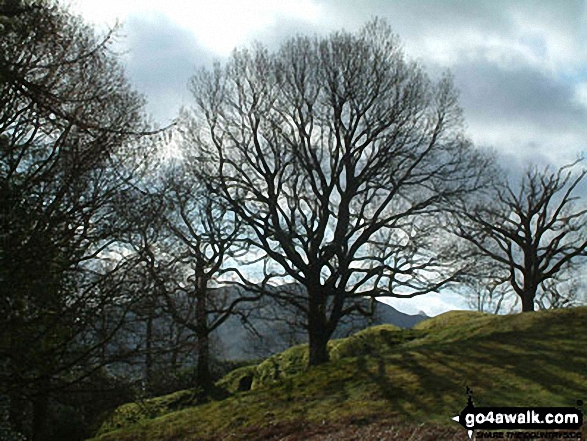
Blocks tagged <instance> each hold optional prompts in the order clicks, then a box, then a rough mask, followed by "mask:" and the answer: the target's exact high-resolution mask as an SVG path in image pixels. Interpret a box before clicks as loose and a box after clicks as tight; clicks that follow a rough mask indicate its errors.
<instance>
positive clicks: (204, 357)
mask: <svg viewBox="0 0 587 441" xmlns="http://www.w3.org/2000/svg"><path fill="white" fill-rule="evenodd" d="M197 337H198V365H197V368H196V384H197V385H198V386H199V387H201V388H202V389H203V390H204V391H207V390H209V389H210V386H211V384H212V379H211V375H210V339H209V337H208V335H204V333H202V335H198V336H197Z"/></svg>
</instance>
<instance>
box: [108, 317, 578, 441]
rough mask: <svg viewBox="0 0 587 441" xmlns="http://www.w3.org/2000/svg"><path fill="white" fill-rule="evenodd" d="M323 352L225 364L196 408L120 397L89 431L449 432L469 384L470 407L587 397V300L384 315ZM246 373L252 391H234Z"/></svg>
mask: <svg viewBox="0 0 587 441" xmlns="http://www.w3.org/2000/svg"><path fill="white" fill-rule="evenodd" d="M330 354H331V358H332V362H331V363H329V364H327V365H324V366H319V367H316V368H312V369H306V368H305V365H306V364H307V348H305V347H304V346H297V347H294V348H291V349H289V350H288V351H285V352H284V353H282V354H278V355H276V356H273V357H271V358H269V359H267V360H265V361H264V362H262V363H261V364H259V365H257V366H250V367H245V368H241V369H239V370H237V371H234V372H231V373H230V374H228V375H227V376H226V377H225V378H224V379H222V380H221V381H220V382H219V383H218V387H219V390H224V391H225V393H226V395H229V396H228V397H227V398H224V399H222V398H223V396H222V394H219V395H218V396H217V397H215V398H214V399H213V400H212V401H211V402H208V403H205V404H200V405H198V406H195V407H187V406H190V405H193V404H194V402H193V401H192V402H190V398H189V391H183V392H178V393H176V394H172V395H170V396H166V397H160V398H157V399H154V400H153V401H154V403H158V404H159V406H158V407H157V406H156V405H155V404H153V407H155V408H156V409H157V411H155V412H151V413H150V414H149V415H146V414H144V413H142V414H141V411H140V409H139V411H138V413H137V409H136V408H134V409H133V407H132V406H133V405H132V404H131V405H126V406H123V407H122V408H120V409H119V410H118V412H117V415H115V416H114V418H113V419H112V420H111V423H110V424H106V425H105V426H104V427H103V430H102V433H103V434H102V435H101V436H100V437H99V438H97V439H99V440H101V441H107V440H121V441H124V440H163V441H171V440H200V439H271V436H280V437H281V438H285V436H286V435H287V434H288V433H290V434H291V433H293V432H295V430H296V428H297V430H299V431H303V430H308V431H311V430H314V429H311V428H315V430H314V432H312V433H319V432H320V430H321V429H320V428H322V429H325V428H326V427H337V425H338V426H340V425H341V424H343V422H344V424H350V425H354V424H359V425H362V424H364V425H367V426H369V425H373V424H378V425H381V424H382V422H385V424H388V425H389V427H392V426H393V427H400V428H401V427H404V428H405V427H411V425H418V424H420V423H422V422H426V423H429V424H432V425H439V426H438V427H441V428H443V429H442V430H448V431H451V430H452V429H451V428H450V427H451V425H456V423H453V422H452V421H451V420H450V417H451V416H453V415H456V414H457V413H458V412H459V411H460V410H461V409H462V408H463V407H464V405H465V404H466V395H465V388H466V386H469V387H470V388H471V389H472V390H473V392H474V399H475V404H476V405H478V406H575V405H576V402H577V400H579V399H582V400H583V401H587V307H580V308H574V309H565V310H558V311H544V312H536V313H530V314H520V315H514V316H493V315H487V314H480V313H475V312H450V313H447V314H443V315H441V316H438V317H435V318H433V319H430V320H427V321H424V322H422V323H420V324H419V325H418V326H416V327H415V328H414V329H413V330H400V329H398V328H395V327H392V326H386V325H384V326H378V327H375V328H370V329H368V330H365V331H362V332H360V333H358V334H355V335H354V336H352V337H350V338H348V339H342V340H336V341H332V342H331V343H330ZM243 376H248V377H249V378H251V383H252V388H253V389H252V390H251V391H248V392H237V390H238V385H239V384H242V383H241V379H242V378H243ZM182 400H183V402H182ZM134 406H136V405H134ZM181 407H186V408H185V409H183V410H179V411H177V410H176V409H178V408H181ZM174 410H175V411H174ZM159 415H161V416H159ZM129 416H130V417H129ZM398 424H399V425H398ZM394 425H395V426H394ZM121 426H123V428H122V429H119V430H114V431H110V432H108V433H106V432H107V431H109V430H112V429H115V428H117V427H121ZM415 427H419V426H415ZM457 427H458V426H457ZM333 430H334V429H333ZM398 430H400V429H398ZM401 430H404V429H401ZM292 431H293V432H292ZM463 432H464V431H463ZM451 433H453V432H451ZM271 434H273V435H271ZM270 435H271V436H270ZM453 435H454V433H453ZM453 435H451V437H452V436H453ZM292 436H293V435H292ZM276 439H277V438H276ZM289 439H298V438H289ZM299 439H301V438H299ZM316 439H319V438H316ZM390 439H391V438H390ZM398 439H400V438H398ZM431 439H434V438H431ZM438 439H440V438H438ZM447 439H452V438H450V437H449V438H447Z"/></svg>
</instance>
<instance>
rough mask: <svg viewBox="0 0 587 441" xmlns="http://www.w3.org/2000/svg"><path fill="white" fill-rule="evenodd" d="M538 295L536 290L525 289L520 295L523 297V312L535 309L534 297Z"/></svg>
mask: <svg viewBox="0 0 587 441" xmlns="http://www.w3.org/2000/svg"><path fill="white" fill-rule="evenodd" d="M535 296H536V291H534V292H532V291H524V293H523V294H522V295H521V296H520V297H521V299H522V312H532V311H534V297H535Z"/></svg>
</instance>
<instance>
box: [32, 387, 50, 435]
mask: <svg viewBox="0 0 587 441" xmlns="http://www.w3.org/2000/svg"><path fill="white" fill-rule="evenodd" d="M48 410H49V395H48V393H47V392H45V391H40V392H39V394H38V395H37V396H36V397H35V398H34V400H33V427H32V432H33V438H32V439H33V441H48V440H49V439H50V434H49V428H48V426H47V412H48Z"/></svg>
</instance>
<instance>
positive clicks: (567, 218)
mask: <svg viewBox="0 0 587 441" xmlns="http://www.w3.org/2000/svg"><path fill="white" fill-rule="evenodd" d="M577 165H578V163H577V162H575V163H573V164H570V165H566V166H563V167H561V168H559V169H558V170H556V171H552V170H551V169H550V168H545V169H543V170H540V169H538V168H536V167H533V168H530V169H529V170H528V171H527V172H526V173H525V174H524V175H523V177H522V179H521V182H520V184H519V185H518V186H514V185H512V184H510V183H503V184H496V188H495V191H494V193H492V197H491V198H490V199H488V200H487V201H486V202H484V203H471V204H469V205H464V206H462V207H461V210H460V213H459V217H458V220H457V221H456V222H455V224H454V227H455V228H454V231H455V232H456V234H458V235H459V236H460V237H462V238H464V239H466V240H467V241H468V242H469V243H471V244H473V245H474V246H475V248H476V249H477V251H478V252H479V253H480V254H481V255H483V256H485V257H488V258H490V259H492V260H493V261H494V262H495V263H497V264H498V265H499V266H500V267H501V268H502V270H506V271H507V272H508V280H509V283H510V284H511V287H512V289H513V291H514V292H515V293H516V294H517V296H519V298H520V300H521V302H522V311H524V312H525V311H534V309H535V305H536V302H537V301H538V300H539V298H541V297H539V295H540V290H541V289H542V294H543V295H546V294H548V293H549V292H550V293H551V294H552V295H553V298H552V303H551V305H555V304H558V305H560V304H561V303H560V302H558V301H557V300H556V299H555V297H557V294H554V293H555V292H556V291H553V286H552V282H553V281H555V280H556V279H557V278H560V277H564V273H565V272H567V271H569V270H572V269H573V268H575V267H576V266H577V265H579V264H581V263H582V262H583V261H584V257H585V254H586V253H585V250H586V249H587V232H586V230H585V222H586V220H587V208H586V207H585V206H584V205H583V204H579V203H578V200H579V197H578V196H577V195H576V193H577V191H576V190H577V187H578V186H579V184H580V183H581V182H582V181H583V178H584V177H585V173H586V171H585V170H580V171H577V170H576V166H577ZM541 287H542V288H541Z"/></svg>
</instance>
